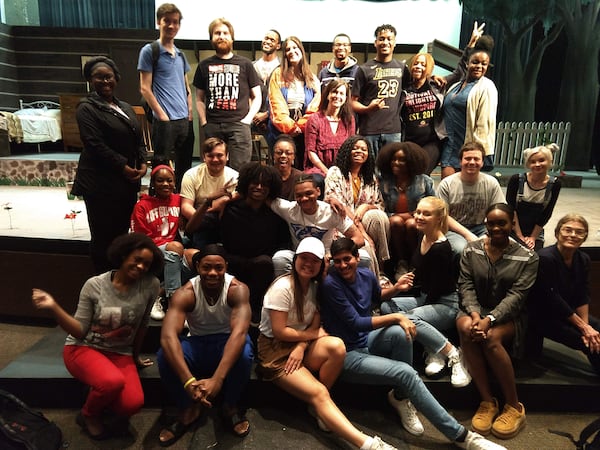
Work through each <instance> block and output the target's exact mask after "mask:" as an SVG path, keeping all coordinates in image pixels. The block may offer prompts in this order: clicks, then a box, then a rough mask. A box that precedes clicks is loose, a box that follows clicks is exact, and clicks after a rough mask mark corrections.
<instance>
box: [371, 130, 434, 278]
mask: <svg viewBox="0 0 600 450" xmlns="http://www.w3.org/2000/svg"><path fill="white" fill-rule="evenodd" d="M376 165H377V169H378V171H379V173H378V176H379V187H380V189H381V194H382V195H383V200H384V202H385V211H386V212H387V213H388V215H389V220H390V233H391V237H392V239H391V244H392V253H393V257H394V259H395V260H396V271H395V277H396V279H397V278H399V277H400V276H401V275H403V274H404V273H406V272H408V261H410V259H411V257H412V253H413V252H414V250H415V248H416V246H417V229H416V224H415V219H414V218H413V212H414V210H415V209H416V207H417V203H419V200H421V199H422V198H423V197H427V196H430V195H431V196H435V191H434V189H433V180H432V179H431V177H429V175H426V173H425V172H426V170H427V167H428V165H429V158H428V156H427V153H425V150H423V148H422V147H421V146H420V145H417V144H415V143H413V142H390V143H389V144H386V145H384V146H383V148H382V149H381V151H380V152H379V155H378V156H377V161H376Z"/></svg>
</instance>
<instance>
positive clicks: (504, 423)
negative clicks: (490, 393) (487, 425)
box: [492, 403, 525, 439]
mask: <svg viewBox="0 0 600 450" xmlns="http://www.w3.org/2000/svg"><path fill="white" fill-rule="evenodd" d="M519 406H520V407H521V411H519V410H517V409H515V408H513V407H512V406H510V405H504V410H503V411H502V414H500V415H499V416H498V417H497V418H496V420H494V424H493V425H492V433H493V434H494V436H496V437H497V438H500V439H510V438H512V437H515V436H516V435H517V434H518V433H519V431H521V428H523V427H524V426H525V407H524V406H523V403H519Z"/></svg>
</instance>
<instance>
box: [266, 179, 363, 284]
mask: <svg viewBox="0 0 600 450" xmlns="http://www.w3.org/2000/svg"><path fill="white" fill-rule="evenodd" d="M294 195H295V198H296V200H295V201H293V202H290V201H288V200H284V199H282V198H276V199H274V200H272V201H271V202H270V206H271V209H272V210H273V211H275V213H276V214H278V215H279V216H281V217H282V218H283V219H284V220H285V221H286V222H287V223H288V225H289V228H290V233H291V235H292V244H293V246H294V248H296V247H297V246H298V243H299V242H300V241H301V240H302V239H304V238H305V237H307V236H313V237H316V238H317V239H319V240H320V241H322V242H323V245H324V246H325V250H326V252H329V247H330V246H331V242H332V241H333V239H334V237H335V235H336V232H337V231H339V232H340V233H342V234H343V235H344V236H346V237H347V238H350V239H352V240H353V241H354V243H355V244H356V245H357V246H358V247H362V246H364V245H365V240H364V238H363V236H362V234H361V233H360V231H358V228H356V225H354V223H353V222H352V219H350V218H349V217H342V216H340V215H339V214H337V213H336V212H335V211H334V210H333V209H332V207H331V206H330V205H329V204H328V203H326V202H323V201H320V200H318V198H319V195H321V189H319V187H318V186H317V183H316V182H315V180H314V178H313V177H312V175H307V174H304V175H301V176H300V177H298V179H297V180H296V184H295V186H294ZM293 257H294V252H293V251H292V250H279V251H278V252H276V253H275V254H274V255H273V265H274V267H275V276H279V275H283V274H285V273H289V272H290V270H291V268H292V259H293ZM361 260H363V265H366V266H368V265H369V264H370V263H371V258H370V257H369V255H368V253H367V252H366V251H364V250H362V249H361Z"/></svg>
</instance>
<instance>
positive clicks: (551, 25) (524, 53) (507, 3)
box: [461, 0, 600, 170]
mask: <svg viewBox="0 0 600 450" xmlns="http://www.w3.org/2000/svg"><path fill="white" fill-rule="evenodd" d="M461 3H462V4H463V7H464V10H465V12H466V13H467V14H469V15H470V16H472V17H475V18H478V19H479V20H485V21H486V22H491V23H493V24H495V25H497V26H499V27H500V29H501V34H502V39H500V41H499V42H497V45H500V46H502V52H501V53H502V54H503V56H504V57H503V58H502V60H501V61H495V64H496V65H497V66H498V65H500V67H497V69H496V70H497V71H498V72H499V73H498V75H500V78H501V79H502V83H501V84H502V89H501V92H500V95H501V108H500V109H501V111H502V113H501V117H500V118H501V119H502V120H510V121H531V120H536V119H537V118H538V116H539V114H540V112H539V111H536V109H535V105H536V93H537V86H538V80H539V78H540V65H541V62H542V59H543V58H544V55H545V52H546V51H547V50H548V48H549V47H550V46H551V45H552V43H554V42H555V40H556V39H557V38H558V37H559V36H560V35H561V33H564V36H566V48H565V52H564V57H562V58H556V57H555V61H554V64H553V69H554V70H559V71H560V72H561V76H560V78H559V82H558V83H559V85H557V86H555V89H554V90H553V92H554V93H555V95H556V96H557V98H556V105H557V106H556V114H555V117H554V120H557V121H569V122H571V124H572V134H571V138H570V142H569V151H568V153H567V161H566V168H567V169H572V170H587V169H589V167H590V161H591V160H592V146H593V137H594V130H595V129H596V127H598V126H599V124H598V123H597V120H596V117H597V115H596V112H597V109H598V94H599V92H600V84H599V74H598V68H599V52H600V0H461ZM467 26H468V24H463V27H467ZM540 30H541V32H540ZM536 113H537V114H536ZM597 169H598V167H597Z"/></svg>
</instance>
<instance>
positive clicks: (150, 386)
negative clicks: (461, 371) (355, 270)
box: [0, 322, 600, 412]
mask: <svg viewBox="0 0 600 450" xmlns="http://www.w3.org/2000/svg"><path fill="white" fill-rule="evenodd" d="M159 333H160V322H153V323H152V326H151V327H150V329H149V331H148V337H149V339H148V340H147V341H146V349H145V351H146V352H147V353H145V354H146V355H147V356H148V357H150V358H152V359H154V360H155V359H156V354H155V352H154V351H153V350H150V349H149V348H148V346H151V347H153V348H156V343H157V342H158V340H157V339H158V338H157V335H158V334H159ZM64 339H65V333H64V332H63V331H62V330H61V329H59V328H56V329H55V330H54V331H52V332H51V333H50V334H49V335H48V336H46V337H44V338H43V339H41V340H40V341H39V342H38V343H37V344H36V345H34V346H33V347H32V348H31V349H30V350H29V351H27V352H25V353H24V354H22V355H20V356H19V357H18V358H17V359H15V361H13V362H12V363H11V364H9V365H8V366H7V367H5V368H4V369H3V370H1V371H0V389H4V390H7V391H9V392H12V393H13V394H15V395H17V396H18V397H20V398H21V399H22V400H24V401H25V402H26V403H28V404H30V405H32V406H35V407H40V408H48V407H50V408H71V407H74V408H75V407H78V406H80V405H81V404H82V403H83V400H84V398H85V388H84V386H83V385H82V384H81V383H79V382H78V381H76V380H74V379H73V378H72V377H71V375H70V374H69V373H68V372H67V370H66V369H65V367H64V364H63V360H62V348H63V344H64ZM516 374H517V389H518V392H519V398H520V400H521V401H522V402H523V403H524V404H525V405H527V408H528V410H530V411H556V412H561V411H562V412H593V411H597V405H596V402H593V401H592V402H590V401H589V399H591V398H597V396H598V392H600V378H599V377H597V376H595V375H594V373H593V372H592V371H591V367H590V366H589V364H588V363H587V360H586V359H585V358H583V356H582V355H580V354H579V353H577V352H574V351H572V350H570V349H568V348H566V347H564V346H562V345H559V344H556V343H553V342H550V341H547V340H546V341H545V342H544V351H543V354H542V357H541V358H540V359H539V360H537V361H535V362H534V361H524V362H521V363H520V364H519V365H518V366H517V367H516ZM140 376H141V379H142V384H143V387H144V392H145V395H146V406H147V407H160V406H165V405H169V401H168V399H167V396H166V395H165V394H164V391H163V388H162V385H161V383H160V377H159V374H158V368H157V366H156V364H154V365H153V366H151V367H148V368H146V369H144V370H142V371H141V375H140ZM425 382H426V384H427V386H428V388H429V389H430V390H431V391H432V393H433V394H434V396H435V397H436V398H437V399H438V400H439V401H440V403H442V404H443V405H444V406H445V407H446V408H448V409H465V408H475V407H476V406H477V404H478V395H477V391H476V389H475V387H474V386H473V383H471V384H470V385H469V386H467V387H466V388H462V389H455V388H452V386H451V384H450V380H449V377H448V376H444V377H442V378H441V379H439V380H429V379H425ZM388 389H389V387H386V386H365V385H352V384H348V383H343V382H339V383H337V384H336V386H335V387H334V389H333V397H334V399H335V400H336V401H337V402H338V403H340V404H346V405H348V406H353V405H360V406H362V407H378V406H381V405H383V404H384V402H385V398H386V396H385V393H386V392H387V390H388ZM495 389H496V390H497V391H498V387H497V386H495ZM278 396H279V397H278ZM280 396H281V391H279V390H278V389H277V388H275V387H274V386H273V385H272V383H268V382H263V381H261V380H259V379H258V378H256V376H255V375H254V371H253V376H252V379H251V381H250V384H249V386H248V389H247V393H246V397H247V398H246V402H247V404H248V405H249V406H254V407H258V406H264V405H268V404H270V402H272V401H276V400H275V399H277V398H280Z"/></svg>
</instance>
